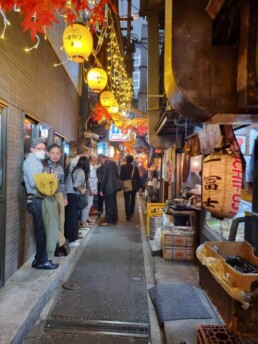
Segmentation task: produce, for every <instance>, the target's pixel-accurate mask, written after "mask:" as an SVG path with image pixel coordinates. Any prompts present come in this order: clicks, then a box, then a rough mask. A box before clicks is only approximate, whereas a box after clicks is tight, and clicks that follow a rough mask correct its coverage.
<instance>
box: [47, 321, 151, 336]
mask: <svg viewBox="0 0 258 344" xmlns="http://www.w3.org/2000/svg"><path fill="white" fill-rule="evenodd" d="M45 330H46V331H51V330H53V331H62V332H64V331H66V332H73V333H74V332H94V333H101V334H112V335H119V336H130V337H141V338H148V337H149V324H146V323H131V322H120V321H102V320H85V321H83V320H82V321H78V320H76V321H72V320H47V322H46V325H45Z"/></svg>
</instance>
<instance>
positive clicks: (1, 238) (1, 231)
mask: <svg viewBox="0 0 258 344" xmlns="http://www.w3.org/2000/svg"><path fill="white" fill-rule="evenodd" d="M2 116H3V117H2ZM2 118H3V133H2V134H3V135H1V137H0V138H1V142H0V146H1V145H3V147H2V148H1V150H0V154H3V156H2V158H3V165H2V173H3V174H2V178H3V189H2V193H0V223H1V227H0V288H1V287H3V285H4V282H5V239H6V221H5V220H6V219H5V218H6V216H5V214H6V150H7V103H6V102H4V101H2V100H1V99H0V120H2Z"/></svg>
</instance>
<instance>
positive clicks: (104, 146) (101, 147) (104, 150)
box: [97, 142, 109, 156]
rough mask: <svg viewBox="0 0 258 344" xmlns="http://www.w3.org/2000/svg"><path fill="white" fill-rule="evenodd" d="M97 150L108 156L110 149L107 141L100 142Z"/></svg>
mask: <svg viewBox="0 0 258 344" xmlns="http://www.w3.org/2000/svg"><path fill="white" fill-rule="evenodd" d="M97 152H98V154H103V155H105V156H108V153H109V151H108V144H107V142H99V143H98V146H97Z"/></svg>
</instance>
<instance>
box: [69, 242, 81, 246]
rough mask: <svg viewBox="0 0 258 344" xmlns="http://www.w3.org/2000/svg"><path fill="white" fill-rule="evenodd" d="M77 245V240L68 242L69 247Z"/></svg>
mask: <svg viewBox="0 0 258 344" xmlns="http://www.w3.org/2000/svg"><path fill="white" fill-rule="evenodd" d="M77 246H80V241H79V240H75V241H73V242H70V243H69V247H77Z"/></svg>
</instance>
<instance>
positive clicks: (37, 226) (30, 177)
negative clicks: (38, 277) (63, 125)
mask: <svg viewBox="0 0 258 344" xmlns="http://www.w3.org/2000/svg"><path fill="white" fill-rule="evenodd" d="M45 157H46V145H45V143H44V142H43V140H42V139H32V140H31V142H30V153H29V154H28V155H27V158H26V159H25V161H24V163H23V180H24V184H25V188H26V194H27V210H28V212H29V213H30V214H32V216H33V219H34V235H35V241H36V255H35V258H34V260H33V262H32V267H33V268H36V269H45V270H50V269H56V268H58V266H59V264H54V263H53V262H52V261H50V260H49V259H48V254H47V249H46V232H45V228H44V223H43V217H42V210H41V209H42V197H41V195H40V193H39V192H38V190H37V188H36V184H35V181H34V175H35V174H38V173H42V172H43V164H42V161H43V160H44V159H45Z"/></svg>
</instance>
